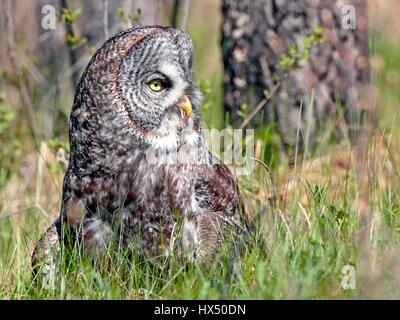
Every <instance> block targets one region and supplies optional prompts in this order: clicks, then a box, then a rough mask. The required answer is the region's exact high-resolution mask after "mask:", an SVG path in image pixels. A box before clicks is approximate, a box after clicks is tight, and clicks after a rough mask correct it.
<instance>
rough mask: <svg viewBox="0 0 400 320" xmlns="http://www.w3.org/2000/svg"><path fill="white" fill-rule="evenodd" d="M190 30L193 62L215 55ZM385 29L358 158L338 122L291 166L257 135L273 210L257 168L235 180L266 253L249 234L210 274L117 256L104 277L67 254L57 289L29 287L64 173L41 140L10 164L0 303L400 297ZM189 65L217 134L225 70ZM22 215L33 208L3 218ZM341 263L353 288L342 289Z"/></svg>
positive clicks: (394, 107) (391, 48)
mask: <svg viewBox="0 0 400 320" xmlns="http://www.w3.org/2000/svg"><path fill="white" fill-rule="evenodd" d="M212 23H214V25H215V23H217V22H210V28H212V27H213V24H212ZM189 32H190V33H191V35H192V37H193V40H194V42H195V45H196V49H197V54H198V56H199V57H204V56H208V59H210V60H217V59H218V55H219V52H218V50H214V51H213V50H209V47H210V46H209V45H207V43H203V42H202V41H201V39H202V38H204V37H205V35H206V34H209V33H210V30H209V29H207V28H200V27H197V26H196V25H195V24H193V25H190V29H189ZM380 32H381V31H379V30H378V31H374V33H373V34H372V35H371V47H372V49H373V55H372V59H371V64H372V67H373V70H374V74H375V75H376V81H377V84H378V88H379V90H378V92H379V96H378V105H379V115H378V124H377V128H376V130H374V131H373V133H372V134H370V135H368V136H366V138H367V139H366V141H367V142H366V149H367V151H366V152H365V154H364V156H360V153H359V152H358V149H357V146H354V145H352V144H351V143H350V142H349V140H348V139H347V138H346V134H345V131H340V128H342V127H343V122H342V121H341V119H333V121H332V123H331V124H329V125H327V126H328V127H329V128H330V130H327V131H326V132H327V133H326V135H325V136H322V137H321V138H320V140H319V141H320V143H319V145H318V148H317V150H316V151H315V152H314V153H313V154H312V155H311V156H310V157H309V158H308V159H304V157H303V154H298V155H297V157H296V161H295V164H294V165H289V164H287V163H285V162H283V163H282V162H280V161H278V160H277V159H279V158H280V156H279V150H276V149H274V148H272V146H273V143H271V140H273V139H274V136H273V134H271V133H270V131H269V129H268V128H264V129H263V131H260V132H257V134H256V136H257V137H260V140H261V141H260V143H259V145H260V147H259V148H258V151H257V152H258V154H257V152H256V156H262V158H263V159H264V160H265V161H266V162H267V164H268V165H269V166H270V167H271V169H272V174H273V176H274V179H275V184H276V189H277V191H276V194H277V198H278V207H279V210H272V209H271V208H270V205H269V200H270V199H271V198H272V193H271V191H270V190H271V181H270V179H269V177H268V175H267V174H266V172H265V171H264V169H263V168H262V167H256V170H255V172H254V174H253V175H251V176H248V177H238V179H239V181H240V186H241V190H242V192H243V194H244V196H245V198H246V205H247V209H248V211H249V212H250V214H251V216H252V217H253V219H254V220H255V221H257V225H258V227H257V232H258V233H259V234H261V235H262V236H263V238H264V241H265V244H266V249H265V248H263V247H262V246H260V245H259V243H258V242H257V241H256V240H255V239H253V238H252V239H251V240H250V245H249V246H248V248H245V249H244V250H243V252H242V253H241V255H239V256H238V257H235V255H234V253H233V252H232V251H229V250H228V251H226V252H224V254H223V255H222V257H221V258H220V259H218V260H217V261H215V263H214V264H213V265H212V266H210V265H208V266H206V267H204V266H201V265H195V264H191V263H186V264H182V261H179V260H178V259H170V260H168V261H164V262H163V263H162V264H161V266H160V265H156V264H153V263H152V262H151V261H137V260H135V259H126V257H125V256H124V253H120V254H119V255H118V257H117V258H116V260H115V262H114V264H113V265H112V267H111V268H110V269H108V270H102V269H99V268H96V267H94V266H93V265H92V264H91V263H90V261H88V260H87V259H86V258H85V257H82V256H80V255H74V256H73V257H72V259H71V260H70V263H69V264H65V265H63V266H62V267H61V269H60V270H61V271H60V276H59V278H58V279H57V282H56V288H55V290H50V289H47V288H44V287H42V286H41V283H40V282H39V283H38V284H35V283H34V282H33V280H32V277H31V266H30V254H31V252H32V248H33V246H34V244H35V242H36V241H37V238H38V237H39V235H40V234H41V232H43V231H44V230H45V229H46V227H47V226H48V225H49V224H50V222H52V221H53V220H54V219H55V218H56V217H57V216H58V211H59V205H60V199H61V183H62V178H63V174H64V172H65V167H64V166H63V164H62V161H59V160H60V159H59V158H60V155H59V157H58V158H57V156H56V151H55V150H54V149H53V148H52V147H51V144H48V143H41V144H39V146H38V149H39V152H36V151H31V152H26V153H23V154H22V155H17V156H16V163H18V166H13V164H12V163H11V164H10V163H7V165H8V166H10V167H12V172H11V177H10V179H9V180H8V182H7V183H6V184H5V185H4V186H3V187H1V189H0V200H1V206H0V212H1V215H0V219H1V220H0V299H329V298H333V299H347V298H400V271H399V270H400V261H399V258H400V250H399V249H400V248H399V240H400V205H399V203H400V201H399V188H400V171H399V163H400V162H399V160H400V159H399V158H400V152H399V150H400V123H399V105H400V103H399V102H400V91H399V90H398V88H399V86H400V60H399V59H398V57H399V55H400V46H399V45H398V44H397V42H396V41H397V40H396V39H393V38H392V37H388V36H387V33H383V31H382V33H380ZM212 37H213V40H212V41H213V42H217V41H218V39H217V35H213V36H212ZM196 63H197V67H196V68H197V69H196V76H197V79H198V80H199V82H201V81H203V80H208V81H209V83H210V87H211V89H212V91H211V93H210V94H209V95H208V96H207V97H206V103H210V104H211V107H210V108H209V109H207V110H206V111H205V112H204V114H203V121H204V123H205V124H206V125H207V126H209V127H216V128H221V127H223V126H224V116H223V113H222V111H221V107H220V106H221V74H222V73H221V71H222V70H221V66H220V65H215V66H213V65H212V64H211V65H209V64H207V63H206V62H205V61H203V60H202V59H199V60H197V61H196ZM207 66H208V67H207ZM210 70H211V71H210ZM212 70H217V72H212ZM336 128H339V131H340V132H341V134H343V136H344V139H343V142H342V143H340V144H337V143H331V142H329V141H331V139H330V134H331V133H332V132H334V131H337V129H336ZM335 135H336V136H337V132H335ZM61 139H62V138H61ZM24 141H28V140H27V139H25V140H24ZM53 145H54V143H53ZM2 163H5V162H2ZM3 165H4V164H3ZM4 172H5V168H2V174H4ZM37 204H39V205H40V206H36V207H35V208H30V207H31V206H33V205H37ZM21 208H28V210H26V211H23V212H19V213H17V214H15V215H13V216H10V217H6V216H7V215H10V214H11V213H15V212H16V210H18V209H21ZM29 208H30V209H29ZM46 215H49V218H48V217H47V216H46ZM1 217H6V218H1ZM346 266H351V267H352V269H351V270H350V273H346V275H347V276H351V275H352V274H354V282H351V281H350V282H347V281H346V278H345V274H344V273H343V272H344V271H346V269H343V268H344V267H346ZM353 271H354V272H353ZM343 284H350V285H354V287H353V288H349V289H345V288H344V287H343ZM345 287H346V286H345Z"/></svg>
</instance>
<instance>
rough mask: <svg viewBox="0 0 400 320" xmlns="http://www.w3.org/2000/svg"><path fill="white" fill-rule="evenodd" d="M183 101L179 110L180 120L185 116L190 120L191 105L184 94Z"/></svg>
mask: <svg viewBox="0 0 400 320" xmlns="http://www.w3.org/2000/svg"><path fill="white" fill-rule="evenodd" d="M184 98H185V101H183V102H182V103H181V105H180V108H181V114H182V118H183V115H185V116H186V118H188V119H189V118H190V115H191V114H192V103H191V102H190V100H189V98H188V96H187V95H186V94H185V95H184Z"/></svg>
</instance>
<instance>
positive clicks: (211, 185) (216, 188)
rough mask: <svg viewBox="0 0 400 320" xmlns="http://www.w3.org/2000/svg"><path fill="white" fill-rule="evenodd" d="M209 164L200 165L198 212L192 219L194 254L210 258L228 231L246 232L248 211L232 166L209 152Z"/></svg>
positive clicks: (248, 221) (197, 188)
mask: <svg viewBox="0 0 400 320" xmlns="http://www.w3.org/2000/svg"><path fill="white" fill-rule="evenodd" d="M210 160H211V162H210V164H208V165H201V166H199V167H198V171H197V179H196V183H195V190H194V199H195V207H196V210H195V211H196V212H195V214H194V215H193V216H192V217H191V218H190V220H191V225H192V228H194V229H192V230H194V231H195V232H193V235H192V239H193V240H194V241H193V242H194V246H195V253H196V255H197V256H200V257H201V258H205V259H206V260H210V259H211V258H212V257H213V256H214V254H215V253H216V252H217V251H218V250H219V249H220V246H221V239H222V236H223V235H226V234H227V230H228V229H229V230H236V231H239V232H240V231H242V232H243V231H247V230H248V228H249V227H250V220H249V218H248V216H247V214H246V211H245V208H244V205H243V202H242V200H241V195H240V192H239V188H238V186H237V184H236V183H235V180H234V178H233V175H232V173H231V172H230V170H229V168H228V167H227V166H226V165H225V164H224V163H223V162H222V161H221V160H219V159H218V158H216V157H214V156H212V155H211V154H210Z"/></svg>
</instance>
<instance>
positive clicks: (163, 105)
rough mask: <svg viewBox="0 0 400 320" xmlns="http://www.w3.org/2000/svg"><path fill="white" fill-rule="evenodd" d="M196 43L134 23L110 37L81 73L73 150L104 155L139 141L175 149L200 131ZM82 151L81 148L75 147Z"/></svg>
mask: <svg viewBox="0 0 400 320" xmlns="http://www.w3.org/2000/svg"><path fill="white" fill-rule="evenodd" d="M192 65H193V43H192V41H191V39H190V37H189V36H188V35H187V34H186V33H185V32H183V31H180V30H177V29H174V28H170V27H160V26H150V27H134V28H131V29H129V30H126V31H123V32H120V33H119V34H117V35H115V36H114V37H112V38H110V39H109V40H107V41H106V43H105V44H104V45H103V46H102V47H101V48H100V49H99V50H98V51H97V52H96V53H95V54H94V56H93V57H92V59H91V61H90V62H89V64H88V66H87V67H86V69H85V72H84V73H83V75H82V77H81V80H80V83H79V85H78V88H77V92H76V95H75V100H74V106H73V109H72V112H71V120H70V142H71V154H72V151H73V149H74V148H75V149H78V148H80V147H81V148H82V150H81V151H83V149H84V148H85V149H86V150H87V151H88V152H92V153H93V152H94V153H97V154H98V153H101V154H102V155H104V156H105V157H106V156H107V155H109V154H110V152H109V151H107V150H105V149H108V150H110V149H111V148H112V149H113V150H114V149H119V150H121V151H120V152H119V153H120V154H124V152H125V153H126V151H128V150H129V148H133V147H134V146H136V145H135V143H136V142H138V141H139V142H140V143H141V145H142V146H152V147H154V148H161V149H164V150H165V149H176V148H179V146H180V145H181V144H182V143H185V142H186V143H190V142H191V141H193V137H194V136H196V133H197V135H198V131H199V130H200V124H199V114H198V108H199V104H200V102H201V101H200V100H201V95H200V92H199V90H198V88H197V86H196V85H195V83H194V80H193V75H192ZM76 151H78V150H76Z"/></svg>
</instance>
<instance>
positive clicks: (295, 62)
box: [280, 25, 326, 72]
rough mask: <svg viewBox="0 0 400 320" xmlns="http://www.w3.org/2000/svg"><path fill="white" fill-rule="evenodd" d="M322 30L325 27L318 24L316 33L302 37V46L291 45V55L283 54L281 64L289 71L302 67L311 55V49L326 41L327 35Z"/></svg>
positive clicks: (315, 29) (315, 28) (289, 49)
mask: <svg viewBox="0 0 400 320" xmlns="http://www.w3.org/2000/svg"><path fill="white" fill-rule="evenodd" d="M322 32H323V29H322V28H320V27H319V26H318V25H316V26H315V27H314V33H313V34H312V35H311V36H309V37H304V38H302V40H301V42H300V46H298V45H297V44H293V45H289V46H288V51H289V55H286V54H285V53H283V54H282V55H281V60H280V65H281V66H282V67H283V68H284V69H285V70H286V71H287V72H291V71H294V70H296V69H299V68H301V64H302V63H303V62H304V61H306V60H307V59H308V58H309V57H310V50H311V49H312V48H314V47H316V46H317V45H318V44H320V43H323V42H325V41H326V37H325V36H323V34H322Z"/></svg>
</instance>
